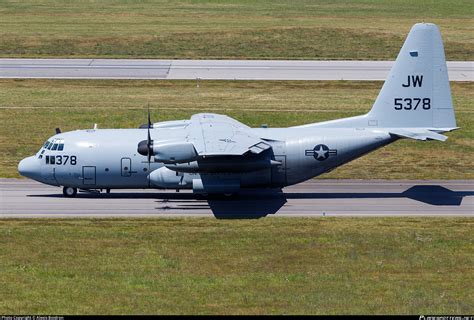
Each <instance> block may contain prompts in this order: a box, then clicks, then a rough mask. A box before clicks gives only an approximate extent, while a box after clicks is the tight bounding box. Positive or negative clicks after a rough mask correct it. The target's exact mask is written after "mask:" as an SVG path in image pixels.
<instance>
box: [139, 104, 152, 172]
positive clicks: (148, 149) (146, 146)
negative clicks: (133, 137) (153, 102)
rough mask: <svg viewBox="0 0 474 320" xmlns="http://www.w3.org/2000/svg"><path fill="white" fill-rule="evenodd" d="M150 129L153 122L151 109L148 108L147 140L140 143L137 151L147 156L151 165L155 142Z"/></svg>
mask: <svg viewBox="0 0 474 320" xmlns="http://www.w3.org/2000/svg"><path fill="white" fill-rule="evenodd" d="M150 128H152V124H151V120H150V108H148V125H147V130H148V134H147V139H146V140H143V141H140V142H139V143H138V148H137V151H138V153H139V154H141V155H142V156H147V159H148V163H150V159H151V156H152V153H153V140H152V139H151V135H150Z"/></svg>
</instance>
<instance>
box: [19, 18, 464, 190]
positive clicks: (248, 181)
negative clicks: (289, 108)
mask: <svg viewBox="0 0 474 320" xmlns="http://www.w3.org/2000/svg"><path fill="white" fill-rule="evenodd" d="M454 129H457V127H456V120H455V117H454V111H453V105H452V100H451V91H450V87H449V80H448V73H447V67H446V61H445V55H444V48H443V43H442V40H441V35H440V32H439V29H438V27H437V26H436V25H434V24H430V23H418V24H415V25H414V26H413V27H412V29H411V31H410V33H409V34H408V37H407V39H406V40H405V43H404V45H403V47H402V49H401V51H400V53H399V54H398V57H397V60H396V62H395V64H394V65H393V67H392V69H391V71H390V73H389V75H388V79H387V80H386V81H385V83H384V85H383V87H382V90H381V91H380V94H379V95H378V97H377V99H376V100H375V103H374V105H373V107H372V109H371V110H370V112H369V113H367V114H365V115H361V116H356V117H350V118H344V119H338V120H332V121H326V122H320V123H312V124H306V125H301V126H296V127H289V128H250V127H248V126H246V125H245V124H243V123H240V122H239V121H236V120H234V119H232V118H229V117H227V116H225V115H219V114H212V113H200V114H195V115H193V116H192V117H191V119H189V120H177V121H165V122H158V123H153V124H152V123H151V122H150V115H149V114H148V124H147V125H143V126H141V127H140V128H138V129H92V130H76V131H70V132H60V130H57V134H56V135H54V136H53V137H51V138H49V139H48V140H47V141H46V143H45V144H44V146H43V147H42V148H41V149H40V150H39V151H38V153H37V154H36V155H35V156H31V157H28V158H25V159H23V160H22V161H21V162H20V163H19V165H18V171H19V172H20V174H21V175H23V176H26V177H29V178H31V179H34V180H37V181H39V182H42V183H45V184H49V185H53V186H63V187H64V188H63V193H64V195H65V196H66V197H74V196H75V195H76V193H77V189H78V188H79V189H81V190H86V191H99V190H102V189H105V190H107V192H110V189H119V188H137V189H138V188H157V189H176V190H177V191H179V190H180V189H192V190H193V192H194V193H197V194H235V193H237V192H239V190H240V189H241V188H272V187H275V188H281V187H285V186H289V185H293V184H296V183H299V182H302V181H305V180H308V179H311V178H313V177H316V176H318V175H320V174H322V173H325V172H328V171H330V170H332V169H334V168H336V167H338V166H340V165H342V164H345V163H347V162H349V161H351V160H353V159H356V158H358V157H360V156H362V155H365V154H366V153H368V152H371V151H374V150H376V149H378V148H380V147H382V146H385V145H388V144H389V143H392V142H394V141H396V140H398V139H400V138H409V139H416V140H439V141H444V140H446V139H447V137H446V136H444V135H442V134H441V133H444V132H449V131H452V130H454Z"/></svg>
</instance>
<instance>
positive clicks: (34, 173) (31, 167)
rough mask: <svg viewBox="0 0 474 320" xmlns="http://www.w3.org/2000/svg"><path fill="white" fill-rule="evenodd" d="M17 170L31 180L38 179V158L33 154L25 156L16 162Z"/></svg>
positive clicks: (39, 170) (39, 173)
mask: <svg viewBox="0 0 474 320" xmlns="http://www.w3.org/2000/svg"><path fill="white" fill-rule="evenodd" d="M18 172H19V173H20V174H21V175H22V176H24V177H28V178H31V179H33V180H38V179H40V176H41V168H40V163H39V161H38V159H37V158H36V157H34V156H32V157H28V158H25V159H23V160H21V161H20V163H19V164H18Z"/></svg>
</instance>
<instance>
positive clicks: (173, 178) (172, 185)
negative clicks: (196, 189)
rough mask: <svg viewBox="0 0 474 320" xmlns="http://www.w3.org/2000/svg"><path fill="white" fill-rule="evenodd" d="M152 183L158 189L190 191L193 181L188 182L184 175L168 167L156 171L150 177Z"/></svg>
mask: <svg viewBox="0 0 474 320" xmlns="http://www.w3.org/2000/svg"><path fill="white" fill-rule="evenodd" d="M148 179H149V180H150V183H151V184H152V185H154V186H155V187H158V188H165V189H190V188H191V186H192V180H190V181H186V180H185V176H184V175H183V174H179V173H177V172H175V171H172V170H170V169H168V168H166V167H161V168H159V169H156V170H154V171H153V172H152V173H150V175H149V176H148Z"/></svg>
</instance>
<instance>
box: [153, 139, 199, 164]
mask: <svg viewBox="0 0 474 320" xmlns="http://www.w3.org/2000/svg"><path fill="white" fill-rule="evenodd" d="M153 155H154V156H155V161H156V162H163V163H182V162H191V161H194V160H195V159H196V158H197V156H198V154H197V152H196V149H194V145H193V144H192V143H191V142H169V143H163V144H153Z"/></svg>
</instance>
